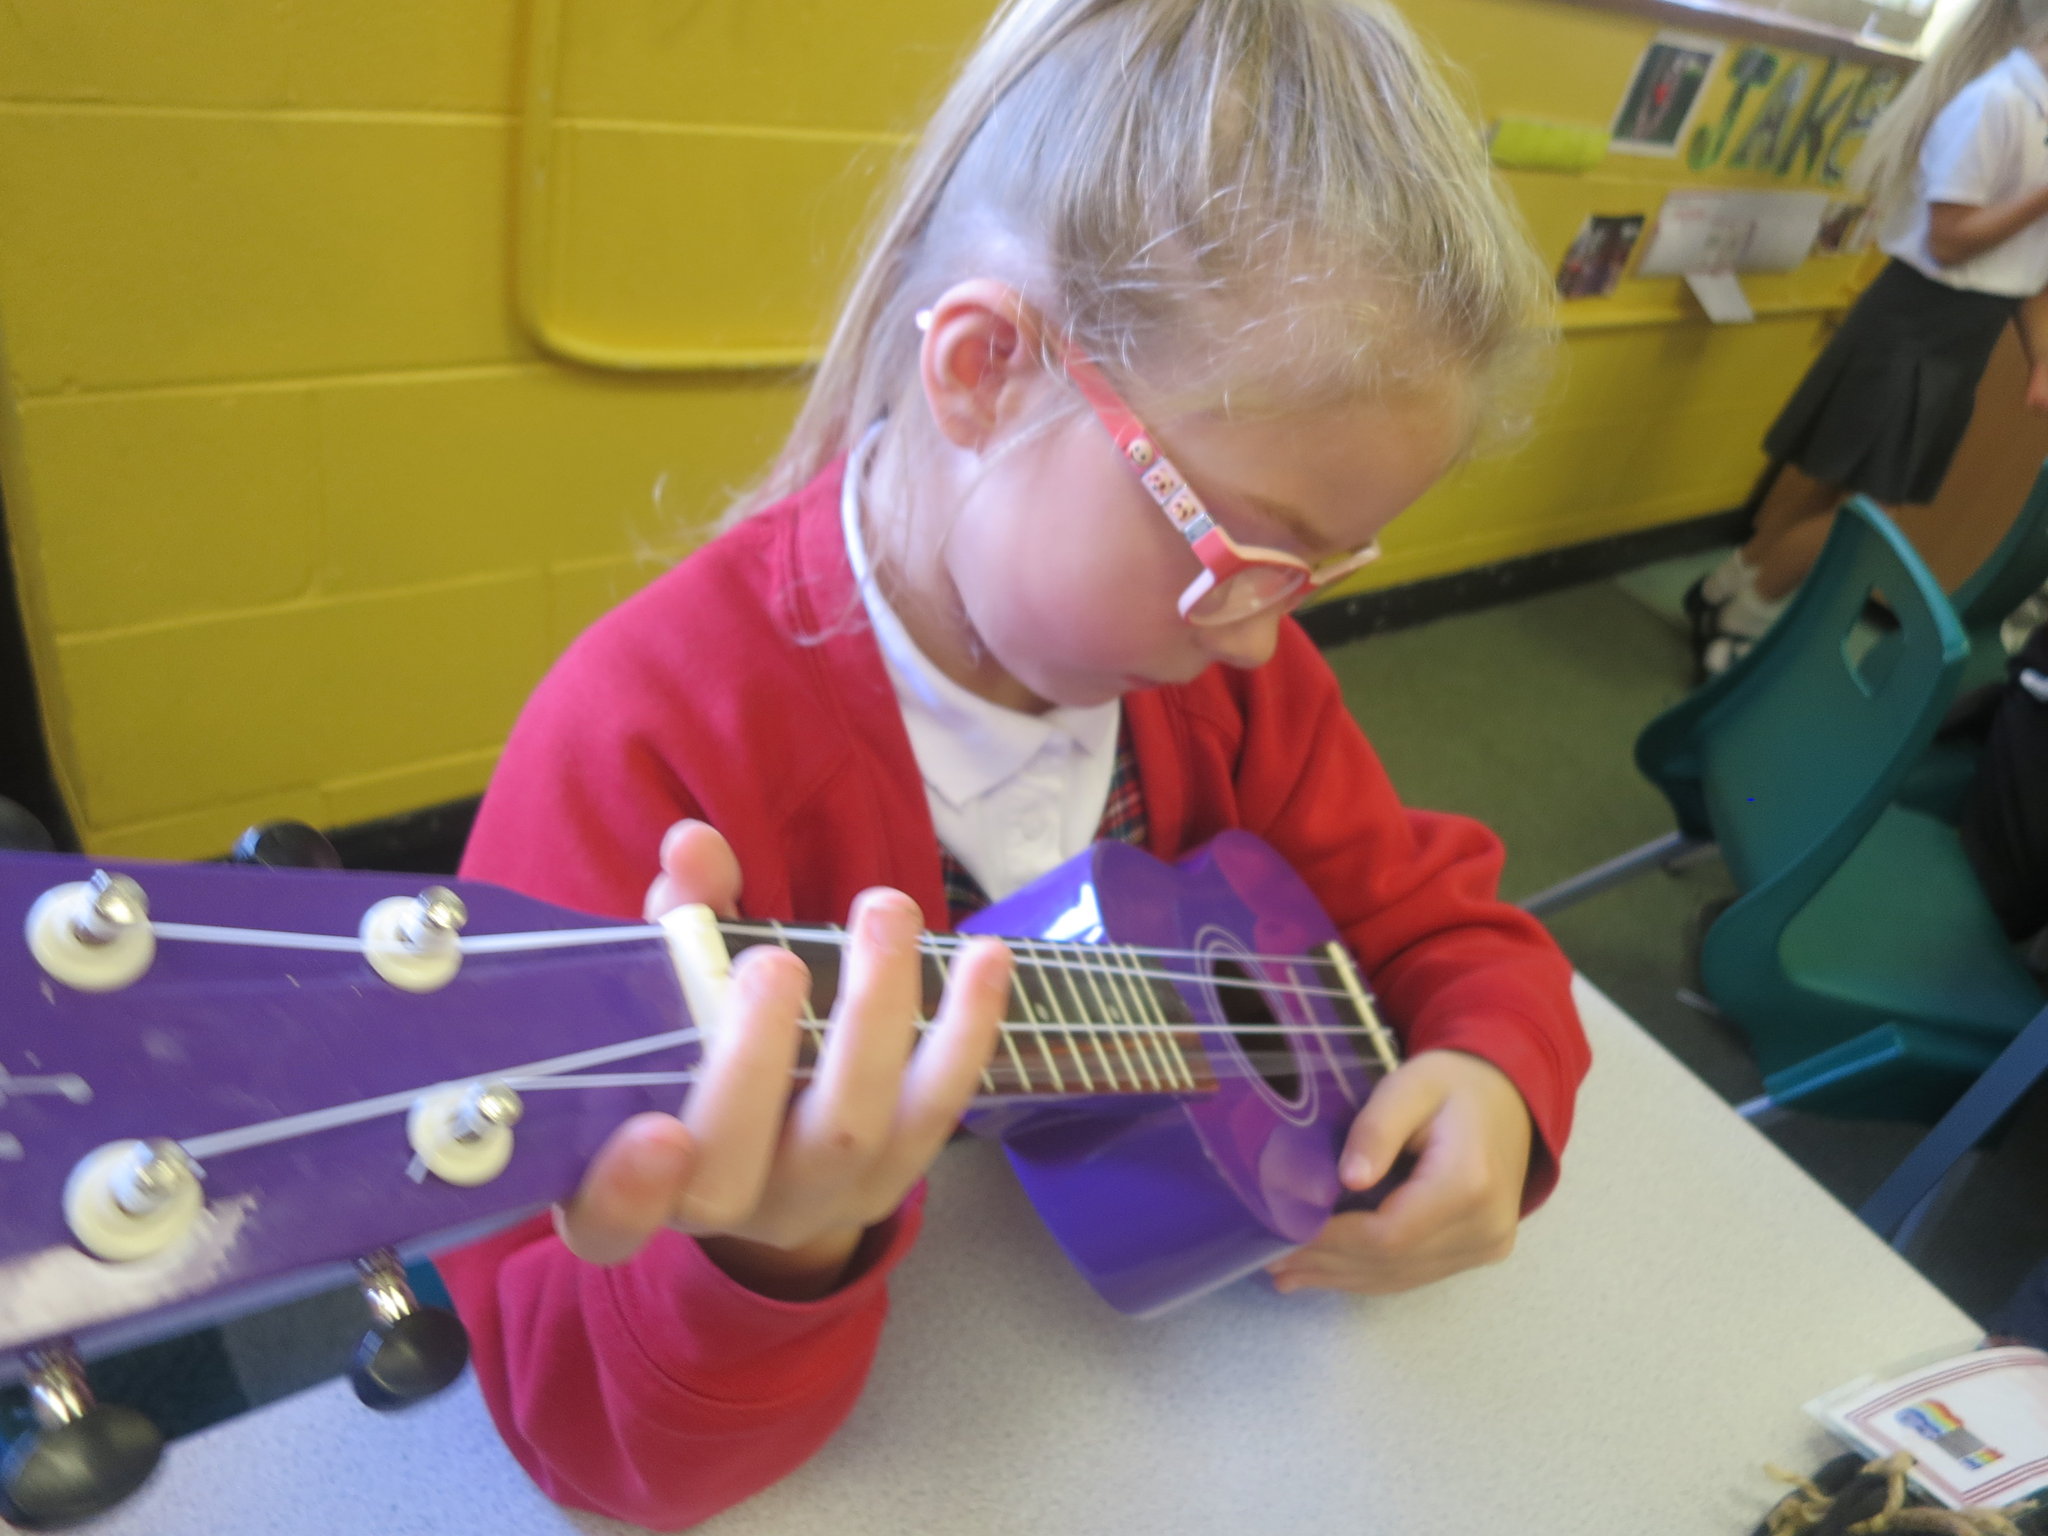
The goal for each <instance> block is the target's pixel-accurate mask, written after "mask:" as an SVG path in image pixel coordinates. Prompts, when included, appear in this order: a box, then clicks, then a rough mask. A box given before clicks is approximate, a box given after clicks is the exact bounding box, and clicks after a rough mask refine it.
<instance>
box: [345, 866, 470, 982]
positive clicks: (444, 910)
mask: <svg viewBox="0 0 2048 1536" xmlns="http://www.w3.org/2000/svg"><path fill="white" fill-rule="evenodd" d="M468 921H469V909H468V908H467V907H466V906H464V905H463V901H462V898H461V897H460V896H458V895H456V894H455V892H453V891H451V890H449V889H448V887H446V886H445V885H436V886H431V887H429V888H428V889H426V890H424V891H422V892H420V894H419V895H417V896H391V897H387V898H385V899H384V900H383V901H380V902H378V903H377V904H376V905H375V906H373V907H371V908H370V910H369V911H368V912H365V913H364V914H363V923H362V927H361V929H360V930H359V931H360V934H361V937H362V941H363V955H364V958H366V959H367V960H368V961H369V962H370V966H371V969H373V970H375V971H376V973H377V974H378V975H379V976H382V977H383V978H384V979H385V980H386V981H388V982H390V983H391V985H393V986H394V987H397V988H399V989H400V990H401V991H405V992H438V991H439V990H440V989H441V988H442V987H445V986H447V985H448V983H449V982H451V981H453V980H454V979H455V973H456V972H457V971H459V970H461V969H462V939H461V932H462V927H463V925H464V924H465V923H467V922H468Z"/></svg>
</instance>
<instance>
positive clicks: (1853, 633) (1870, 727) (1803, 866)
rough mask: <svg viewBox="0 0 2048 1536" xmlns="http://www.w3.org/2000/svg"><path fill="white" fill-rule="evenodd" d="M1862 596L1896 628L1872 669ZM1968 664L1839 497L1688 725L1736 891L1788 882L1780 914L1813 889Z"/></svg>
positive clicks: (1923, 739) (1947, 626)
mask: <svg viewBox="0 0 2048 1536" xmlns="http://www.w3.org/2000/svg"><path fill="white" fill-rule="evenodd" d="M1873 590H1876V591H1879V592H1882V593H1883V594H1884V596H1885V599H1886V600H1887V601H1888V602H1889V603H1890V605H1891V607H1892V610H1893V612H1894V613H1895V614H1897V616H1898V619H1899V630H1898V632H1897V635H1896V637H1895V642H1894V647H1893V648H1892V650H1891V654H1890V655H1889V656H1887V657H1886V664H1885V665H1884V666H1882V667H1881V668H1873V667H1869V666H1866V665H1864V663H1865V662H1867V661H1868V659H1869V658H1868V656H1867V655H1860V654H1858V652H1857V649H1856V646H1857V640H1858V633H1859V632H1858V619H1859V618H1860V616H1861V614H1862V611H1863V606H1864V603H1865V601H1866V600H1867V599H1868V598H1869V596H1870V594H1871V593H1872V591H1873ZM1968 653H1969V645H1968V642H1967V641H1966V640H1965V639H1964V636H1963V629H1962V625H1961V623H1960V622H1959V621H1958V620H1957V618H1956V614H1955V611H1954V609H1953V608H1951V607H1950V605H1949V602H1948V600H1947V598H1946V597H1945V596H1944V595H1943V593H1942V591H1941V588H1940V586H1939V585H1938V584H1937V583H1936V582H1935V580H1934V578H1933V576H1932V575H1931V574H1930V573H1929V572H1928V570H1927V567H1926V566H1925V565H1924V564H1923V563H1922V562H1921V560H1920V558H1919V557H1918V556H1917V555H1916V554H1914V552H1913V550H1912V547H1911V546H1910V545H1909V544H1908V543H1907V542H1906V540H1905V539H1904V538H1903V537H1902V536H1901V535H1900V533H1899V531H1898V530H1897V529H1896V528H1895V527H1894V526H1893V525H1892V523H1891V521H1890V519H1888V518H1887V517H1885V515H1884V514H1883V513H1882V512H1880V511H1879V510H1878V509H1877V507H1876V505H1875V504H1873V503H1872V502H1871V501H1869V500H1868V499H1867V498H1865V497H1861V496H1858V497H1855V498H1853V499H1852V500H1851V501H1850V502H1849V503H1848V504H1847V505H1846V506H1845V507H1843V509H1842V511H1841V513H1840V514H1839V515H1838V516H1837V517H1836V519H1835V526H1834V531H1833V532H1832V533H1831V534H1830V536H1829V539H1828V542H1827V546H1826V548H1825V549H1823V551H1822V552H1821V557H1820V559H1819V561H1818V562H1817V563H1816V564H1815V566H1814V570H1813V573H1812V574H1811V575H1810V576H1809V577H1808V578H1807V580H1806V582H1805V584H1804V585H1803V586H1802V587H1801V588H1800V591H1799V595H1798V597H1797V598H1796V599H1795V600H1794V601H1793V603H1792V605H1791V606H1790V607H1789V608H1788V609H1787V610H1786V612H1785V614H1784V615H1783V617H1781V618H1780V619H1779V621H1778V622H1777V624H1775V625H1774V626H1773V627H1772V629H1771V631H1770V633H1769V634H1768V635H1766V636H1765V637H1764V639H1763V640H1762V641H1761V642H1759V644H1758V645H1757V646H1756V648H1755V649H1754V650H1753V651H1752V652H1751V653H1750V656H1749V658H1748V662H1749V664H1748V665H1746V666H1744V667H1743V668H1742V669H1741V672H1742V676H1741V678H1740V679H1738V680H1734V682H1733V683H1732V685H1731V686H1730V687H1729V688H1728V689H1726V690H1725V691H1719V692H1718V694H1717V697H1715V698H1714V699H1713V700H1712V701H1711V706H1710V707H1709V708H1707V709H1706V710H1705V711H1704V712H1703V713H1702V714H1701V715H1700V716H1699V717H1698V718H1697V721H1696V723H1695V725H1694V741H1695V744H1696V752H1697V760H1698V764H1699V769H1700V779H1699V788H1700V796H1701V802H1702V808H1703V809H1704V811H1705V813H1706V819H1707V821H1708V822H1709V824H1710V825H1711V826H1712V828H1713V830H1714V834H1715V836H1716V837H1717V838H1718V840H1719V842H1720V844H1721V849H1722V852H1723V855H1724V856H1725V857H1726V859H1727V862H1728V866H1729V869H1730V871H1731V872H1732V873H1733V874H1734V876H1735V879H1736V883H1737V884H1738V885H1739V886H1740V887H1741V889H1742V890H1744V891H1746V892H1747V891H1754V890H1756V889H1757V888H1758V887H1759V886H1762V885H1764V884H1766V883H1768V882H1771V881H1774V880H1780V879H1789V880H1790V886H1788V888H1787V889H1786V890H1784V891H1783V892H1781V893H1779V894H1780V897H1781V899H1782V900H1783V901H1784V902H1785V903H1786V905H1785V909H1784V910H1785V915H1786V916H1787V917H1789V916H1790V913H1791V912H1792V911H1794V910H1796V908H1797V905H1798V903H1799V902H1801V901H1803V900H1804V899H1805V898H1806V896H1808V895H1810V894H1811V893H1812V891H1813V890H1814V889H1817V888H1818V886H1819V885H1820V884H1821V883H1822V882H1823V881H1824V880H1825V879H1826V878H1827V876H1828V875H1829V874H1831V873H1832V872H1833V870H1834V869H1835V868H1836V867H1837V866H1838V865H1839V863H1840V862H1841V860H1842V859H1843V858H1845V857H1846V856H1847V855H1848V853H1849V851H1850V849H1852V848H1853V847H1854V846H1855V844H1856V841H1857V839H1859V838H1860V837H1861V836H1862V835H1863V833H1864V831H1865V830H1866V829H1867V828H1868V827H1869V826H1870V824H1871V822H1872V821H1874V820H1875V819H1876V817H1877V815H1878V813H1879V812H1880V811H1882V810H1883V809H1884V807H1885V805H1886V804H1887V803H1888V802H1889V801H1890V800H1891V798H1892V796H1893V794H1894V792H1895V791H1896V789H1897V788H1898V785H1899V782H1900V780H1901V779H1902V778H1903V777H1904V775H1905V773H1906V772H1907V770H1908V769H1909V768H1910V767H1911V766H1912V764H1913V762H1914V761H1915V760H1916V759H1917V758H1918V756H1919V755H1920V753H1921V752H1923V751H1924V750H1925V749H1926V747H1927V744H1928V742H1929V741H1930V740H1931V739H1932V738H1933V735H1934V731H1935V728H1936V726H1937V725H1938V724H1939V723H1940V720H1941V715H1942V711H1943V710H1944V709H1945V708H1946V707H1947V704H1948V701H1949V699H1950V698H1951V697H1952V695H1953V694H1954V692H1955V688H1956V685H1957V683H1958V681H1959V679H1960V674H1961V669H1962V666H1963V663H1964V660H1965V658H1966V657H1967V655H1968ZM1801 872H1803V874H1802V873H1801ZM1773 905H1774V906H1775V905H1777V903H1776V902H1774V903H1773Z"/></svg>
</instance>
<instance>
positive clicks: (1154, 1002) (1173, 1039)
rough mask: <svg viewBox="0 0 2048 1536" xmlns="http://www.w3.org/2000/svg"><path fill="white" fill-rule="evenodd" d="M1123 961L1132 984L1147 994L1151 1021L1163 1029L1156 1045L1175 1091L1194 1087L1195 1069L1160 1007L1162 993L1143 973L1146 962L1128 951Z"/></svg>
mask: <svg viewBox="0 0 2048 1536" xmlns="http://www.w3.org/2000/svg"><path fill="white" fill-rule="evenodd" d="M1124 960H1125V963H1126V964H1127V965H1129V967H1130V969H1131V972H1132V976H1131V980H1132V982H1133V984H1134V985H1136V986H1137V988H1138V990H1139V991H1140V992H1142V993H1143V994H1144V996H1145V1002H1146V1005H1147V1007H1148V1008H1149V1009H1150V1010H1151V1012H1152V1014H1153V1018H1152V1019H1151V1020H1149V1021H1148V1022H1151V1023H1154V1024H1157V1025H1159V1026H1160V1029H1159V1033H1158V1035H1157V1036H1155V1037H1154V1044H1155V1045H1156V1046H1157V1047H1158V1050H1159V1054H1160V1057H1161V1059H1163V1060H1164V1061H1165V1063H1166V1073H1167V1077H1168V1079H1169V1080H1170V1081H1171V1082H1172V1084H1173V1086H1174V1087H1176V1088H1190V1089H1191V1088H1194V1087H1195V1086H1196V1081H1195V1072H1194V1069H1193V1068H1192V1067H1190V1066H1189V1065H1188V1059H1187V1054H1186V1052H1184V1051H1183V1050H1182V1049H1181V1041H1180V1036H1179V1035H1178V1034H1176V1033H1175V1032H1174V1029H1173V1025H1172V1022H1171V1021H1170V1020H1169V1019H1168V1018H1167V1017H1166V1010H1165V1009H1164V1008H1162V1007H1160V1006H1159V994H1158V993H1156V992H1154V991H1153V990H1152V985H1151V983H1150V982H1149V981H1148V980H1147V979H1146V977H1145V975H1144V974H1143V972H1144V966H1143V963H1142V962H1141V961H1140V960H1139V958H1138V957H1137V955H1136V954H1135V953H1130V952H1128V951H1127V952H1126V953H1125V956H1124Z"/></svg>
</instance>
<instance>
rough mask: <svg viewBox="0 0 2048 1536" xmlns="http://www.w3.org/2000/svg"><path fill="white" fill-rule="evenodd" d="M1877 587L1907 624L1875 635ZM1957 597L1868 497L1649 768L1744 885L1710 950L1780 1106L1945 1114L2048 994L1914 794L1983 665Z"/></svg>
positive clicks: (1949, 839) (1682, 708) (1667, 724)
mask: <svg viewBox="0 0 2048 1536" xmlns="http://www.w3.org/2000/svg"><path fill="white" fill-rule="evenodd" d="M1873 591H1876V592H1881V593H1882V594H1883V595H1884V597H1885V599H1886V600H1887V601H1888V602H1889V603H1890V605H1891V607H1892V611H1893V612H1894V613H1895V614H1896V615H1897V616H1898V619H1899V629H1898V630H1897V632H1896V634H1895V636H1894V637H1893V638H1892V639H1891V640H1890V641H1889V642H1888V643H1887V645H1886V646H1885V648H1884V652H1883V655H1882V656H1881V657H1880V656H1878V655H1877V653H1875V652H1873V651H1871V650H1869V648H1868V647H1867V645H1859V631H1858V618H1859V616H1860V614H1861V613H1862V611H1863V607H1864V604H1865V602H1866V601H1867V600H1868V599H1869V597H1870V595H1871V593H1872V592H1873ZM1969 650H1970V647H1969V644H1968V642H1967V641H1966V639H1965V638H1964V633H1963V627H1962V624H1961V623H1960V621H1959V620H1958V619H1957V617H1956V614H1955V611H1954V609H1953V608H1952V607H1951V606H1950V604H1949V602H1948V600H1947V598H1946V597H1944V596H1943V594H1942V591H1941V588H1940V586H1939V585H1938V584H1937V583H1936V582H1935V580H1934V578H1933V577H1932V576H1931V575H1930V574H1929V572H1928V571H1927V568H1926V567H1925V565H1923V564H1922V563H1921V561H1920V559H1919V557H1918V556H1917V555H1915V554H1914V553H1913V550H1912V547H1911V545H1909V544H1908V543H1907V542H1906V541H1905V539H1904V538H1903V537H1902V536H1901V535H1900V534H1899V532H1898V530H1897V529H1896V528H1894V527H1893V526H1892V524H1891V522H1890V520H1889V519H1887V518H1886V517H1885V515H1884V514H1883V513H1882V512H1880V511H1879V510H1878V509H1877V507H1876V506H1875V505H1874V504H1872V503H1871V502H1870V501H1868V500H1867V499H1865V498H1863V497H1857V498H1855V499H1854V500H1852V501H1851V502H1850V503H1849V504H1848V505H1847V506H1846V507H1844V508H1843V510H1842V512H1841V513H1840V515H1839V516H1837V518H1836V520H1835V527H1834V531H1833V533H1832V534H1831V535H1830V536H1829V539H1828V543H1827V547H1826V548H1825V549H1824V550H1823V551H1822V553H1821V557H1820V560H1819V562H1818V563H1817V564H1816V565H1815V567H1814V570H1813V573H1812V575H1810V576H1809V577H1808V578H1807V580H1806V582H1805V584H1804V585H1803V586H1802V587H1801V588H1800V591H1799V594H1798V596H1797V597H1796V598H1795V599H1794V601H1793V603H1792V605H1791V607H1790V608H1788V609H1787V610H1786V612H1785V615H1784V617H1783V618H1781V619H1780V620H1779V621H1778V622H1777V624H1775V625H1774V626H1773V627H1772V628H1771V631H1770V633H1769V634H1767V635H1766V636H1765V637H1764V638H1763V639H1762V640H1761V641H1759V642H1758V643H1757V645H1756V646H1755V647H1754V648H1753V649H1752V650H1751V651H1750V653H1749V656H1748V658H1747V660H1746V661H1745V662H1744V663H1743V664H1742V665H1741V666H1739V667H1735V668H1731V669H1730V670H1729V672H1728V673H1726V674H1724V675H1723V676H1722V677H1720V678H1717V679H1716V680H1715V681H1714V682H1713V683H1711V684H1709V685H1708V686H1707V687H1705V688H1703V689H1701V690H1700V691H1699V692H1698V693H1696V694H1694V695H1693V696H1692V697H1691V698H1689V699H1687V700H1686V701H1685V702H1684V703H1682V704H1680V705H1678V706H1677V707H1676V708H1674V709H1672V710H1669V711H1667V712H1666V713H1665V714H1664V715H1662V716H1660V717H1659V718H1658V719H1657V720H1655V721H1653V722H1652V723H1651V725H1650V727H1649V728H1648V729H1647V730H1645V731H1644V733H1643V735H1642V737H1641V738H1640V739H1639V740H1638V742H1637V744H1636V762H1637V765H1638V766H1639V767H1640V768H1641V769H1642V771H1643V772H1644V774H1645V775H1646V776H1647V777H1648V778H1649V779H1650V780H1651V782H1653V783H1654V784H1656V785H1657V786H1658V788H1659V789H1661V790H1662V791H1663V792H1664V794H1665V797H1666V798H1667V799H1668V800H1669V801H1670V802H1671V807H1672V810H1673V812H1674V813H1675V814H1676V816H1677V818H1678V825H1679V828H1680V830H1681V832H1683V833H1687V834H1693V835H1699V836H1706V837H1712V838H1714V839H1715V840H1717V841H1718V843H1719V844H1720V848H1721V854H1722V857H1723V858H1724V859H1725V860H1726V862H1727V865H1728V868H1729V871H1730V873H1731V874H1732V875H1733V876H1734V878H1735V883H1736V886H1737V888H1738V889H1739V891H1740V893H1741V894H1740V895H1739V896H1738V897H1737V899H1736V900H1735V902H1734V903H1733V904H1732V905H1731V906H1730V907H1729V908H1728V909H1727V910H1726V911H1725V912H1723V913H1722V914H1721V916H1720V917H1719V918H1718V919H1717V920H1716V921H1715V922H1714V924H1713V926H1712V927H1711V928H1709V929H1708V931H1707V934H1706V938H1705V941H1704V943H1703V945H1702V949H1701V955H1700V973H1701V979H1702V984H1703V986H1704V988H1705V991H1706V993H1707V995H1708V997H1709V998H1711V999H1712V1001H1713V1002H1714V1004H1715V1006H1716V1007H1717V1008H1719V1009H1720V1010H1721V1011H1722V1012H1723V1013H1724V1014H1726V1015H1727V1017H1728V1018H1729V1019H1730V1020H1731V1021H1732V1022H1733V1023H1734V1024H1735V1025H1736V1026H1737V1027H1738V1028H1739V1029H1740V1030H1741V1031H1742V1032H1743V1034H1744V1035H1746V1036H1747V1037H1748V1039H1749V1041H1750V1044H1751V1046H1752V1048H1753V1049H1754V1051H1755V1054H1756V1057H1757V1062H1758V1065H1759V1066H1760V1067H1761V1068H1762V1070H1763V1073H1764V1086H1765V1089H1766V1091H1767V1093H1768V1094H1769V1099H1770V1102H1772V1103H1774V1104H1781V1105H1797V1106H1798V1107H1800V1108H1803V1109H1816V1110H1825V1111H1828V1112H1832V1113H1842V1114H1860V1115H1875V1116H1883V1117H1888V1118H1902V1119H1931V1118H1933V1117H1935V1116H1937V1115H1939V1114H1940V1113H1941V1112H1942V1111H1943V1110H1944V1109H1945V1108H1947V1106H1948V1105H1949V1104H1950V1103H1952V1102H1953V1101H1954V1100H1955V1099H1956V1098H1957V1096H1958V1095H1960V1094H1961V1093H1962V1092H1963V1090H1964V1089H1965V1088H1967V1087H1968V1086H1969V1084H1970V1083H1971V1081H1972V1080H1974V1079H1975V1078H1976V1076H1977V1075H1978V1074H1979V1073H1980V1072H1982V1071H1983V1069H1984V1068H1985V1067H1987V1066H1988V1065H1990V1063H1991V1062H1992V1061H1993V1060H1994V1059H1995V1058H1996V1057H1997V1056H1998V1054H1999V1052H2000V1051H2001V1050H2002V1049H2004V1047H2005V1046H2006V1045H2008V1044H2009V1043H2010V1042H2011V1040H2012V1039H2013V1037H2014V1036H2015V1035H2017V1034H2018V1033H2019V1031H2020V1030H2021V1028H2022V1027H2024V1026H2025V1024H2026V1023H2027V1021H2028V1020H2029V1019H2031V1018H2032V1017H2033V1016H2034V1015H2035V1014H2036V1013H2038V1012H2039V1011H2040V1010H2041V1008H2042V1006H2043V1003H2044V1001H2048V999H2044V998H2043V996H2042V993H2041V990H2040V988H2039V987H2038V986H2037V985H2036V984H2035V983H2034V981H2033V979H2032V978H2031V977H2030V976H2029V975H2028V973H2027V971H2026V969H2025V967H2023V966H2022V965H2021V964H2020V963H2019V961H2018V959H2017V958H2016V957H2015V955H2014V954H2013V951H2012V949H2011V947H2010V946H2009V945H2008V944H2007V942H2006V939H2005V936H2004V934H2003V933H2002V932H2001V931H2000V930H1999V926H1998V923H1997V921H1996V920H1995V919H1994V918H1993V916H1992V914H1991V911H1990V908H1989V907H1988V905H1987V904H1986V902H1985V900H1984V897H1983V893H1982V892H1981V891H1980V890H1979V889H1978V886H1977V883H1976V879H1975V877H1974V875H1973V874H1972V872H1971V870H1970V867H1969V864H1968V861H1967V860H1966V859H1965V858H1964V856H1963V852H1962V848H1961V845H1960V844H1959V842H1958V841H1957V838H1956V833H1955V830H1954V829H1953V828H1952V827H1950V826H1949V825H1947V824H1946V823H1945V822H1943V821H1941V820H1940V819H1939V818H1937V817H1934V816H1931V815H1928V814H1926V813H1925V812H1923V811H1919V810H1914V809H1911V808H1908V807H1905V806H1902V805H1899V804H1897V803H1895V802H1896V801H1897V798H1898V795H1899V791H1900V789H1901V786H1902V785H1903V784H1904V782H1905V779H1906V776H1907V775H1908V773H1909V772H1910V771H1911V770H1912V769H1913V767H1914V765H1915V764H1916V763H1917V762H1918V761H1920V759H1921V758H1922V756H1923V755H1924V754H1925V752H1926V751H1927V748H1928V744H1929V743H1930V741H1931V740H1932V739H1933V736H1934V732H1935V729H1936V727H1937V726H1938V725H1939V724H1940V722H1941V718H1942V714H1943V712H1944V711H1945V710H1946V709H1947V707H1948V704H1949V702H1950V701H1951V700H1952V699H1953V698H1954V696H1955V692H1956V687H1957V684H1958V682H1959V680H1960V679H1961V677H1962V675H1963V670H1964V666H1965V663H1966V661H1967V659H1968V656H1969Z"/></svg>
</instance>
